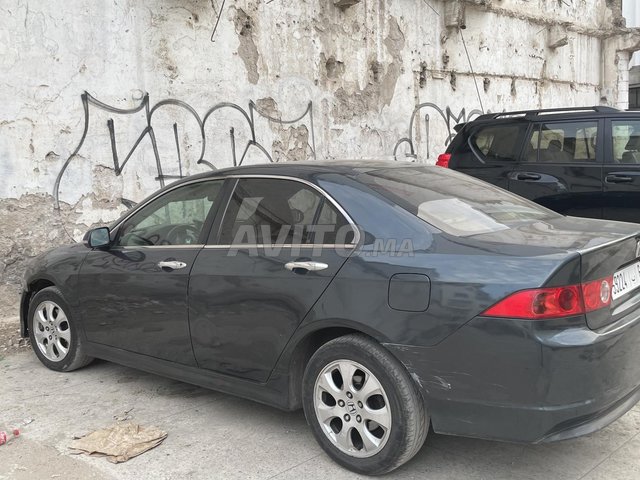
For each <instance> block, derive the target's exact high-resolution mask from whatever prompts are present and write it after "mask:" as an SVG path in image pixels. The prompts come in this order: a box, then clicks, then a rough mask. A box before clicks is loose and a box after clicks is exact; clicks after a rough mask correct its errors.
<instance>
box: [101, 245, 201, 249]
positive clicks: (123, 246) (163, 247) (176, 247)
mask: <svg viewBox="0 0 640 480" xmlns="http://www.w3.org/2000/svg"><path fill="white" fill-rule="evenodd" d="M204 246H205V245H204V244H203V243H197V244H196V243H191V244H188V245H187V244H180V245H116V246H114V247H112V248H111V249H110V250H140V249H143V250H147V249H158V250H170V249H171V250H174V249H180V250H200V249H201V248H203V247H204Z"/></svg>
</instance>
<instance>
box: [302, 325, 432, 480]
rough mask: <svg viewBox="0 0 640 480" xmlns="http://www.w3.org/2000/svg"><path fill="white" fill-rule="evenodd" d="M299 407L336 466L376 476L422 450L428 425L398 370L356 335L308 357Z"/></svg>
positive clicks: (382, 351)
mask: <svg viewBox="0 0 640 480" xmlns="http://www.w3.org/2000/svg"><path fill="white" fill-rule="evenodd" d="M303 407H304V411H305V415H306V417H307V421H308V422H309V424H310V425H311V428H312V430H313V433H314V435H315V437H316V440H317V441H318V443H319V444H320V446H321V447H322V448H323V449H324V451H325V452H327V454H328V455H329V456H330V457H331V458H333V459H334V460H335V461H336V462H337V463H339V464H340V465H342V466H344V467H346V468H348V469H350V470H353V471H355V472H358V473H363V474H367V475H381V474H384V473H387V472H390V471H392V470H394V469H396V468H397V467H399V466H400V465H402V464H403V463H405V462H407V461H408V460H409V459H411V458H412V457H413V456H414V455H415V454H416V453H417V452H418V451H419V450H420V448H421V447H422V445H423V443H424V440H425V438H426V435H427V431H428V426H429V420H428V417H427V414H426V412H425V409H424V403H423V401H422V398H421V396H420V394H419V392H418V391H417V389H416V386H415V384H414V382H413V381H412V380H411V378H410V377H409V374H408V372H407V370H406V369H405V368H404V366H403V365H402V364H401V363H400V362H399V361H398V360H397V359H396V358H395V357H393V356H392V355H391V354H390V353H389V352H388V351H387V350H385V349H384V348H383V347H382V346H381V345H380V344H378V343H376V342H375V341H373V340H372V339H370V338H369V337H366V336H364V335H359V334H352V335H346V336H344V337H340V338H337V339H335V340H332V341H330V342H328V343H326V344H325V345H323V346H322V347H320V349H318V351H317V352H316V353H315V354H314V355H313V356H312V357H311V359H310V360H309V363H308V365H307V368H306V370H305V375H304V379H303Z"/></svg>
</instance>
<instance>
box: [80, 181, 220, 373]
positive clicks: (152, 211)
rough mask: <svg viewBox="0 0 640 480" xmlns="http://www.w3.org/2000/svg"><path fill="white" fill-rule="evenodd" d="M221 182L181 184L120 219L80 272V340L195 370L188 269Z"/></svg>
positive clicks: (202, 240)
mask: <svg viewBox="0 0 640 480" xmlns="http://www.w3.org/2000/svg"><path fill="white" fill-rule="evenodd" d="M222 184H223V180H207V181H197V182H193V183H189V184H185V185H181V186H179V187H177V188H175V189H172V190H169V191H168V192H166V193H164V194H162V195H161V196H160V197H158V198H155V199H154V200H152V201H151V202H149V203H148V204H146V205H145V206H143V207H142V208H140V209H138V210H137V211H136V212H135V213H134V214H133V215H132V216H130V217H129V218H128V219H126V220H125V221H124V222H123V223H122V224H121V225H120V226H119V227H117V228H116V229H115V230H114V232H113V234H114V235H115V239H114V241H113V242H112V245H111V246H110V248H109V249H106V250H99V249H95V250H92V251H91V252H89V254H88V255H87V258H86V260H85V261H84V263H83V265H82V268H81V270H80V282H79V283H80V287H79V288H80V299H81V314H82V320H83V325H84V327H85V332H86V336H87V340H89V341H90V342H95V343H99V344H103V345H108V346H111V347H116V348H119V349H122V350H127V351H130V352H135V353H140V354H144V355H149V356H152V357H156V358H160V359H163V360H169V361H172V362H177V363H181V364H185V365H195V359H194V356H193V352H192V348H191V338H190V334H189V320H188V305H187V287H188V283H189V272H190V270H191V268H192V267H193V264H194V261H195V259H196V257H197V255H198V253H199V252H200V250H202V247H203V245H204V243H205V238H206V236H207V234H208V231H209V227H210V225H211V222H212V217H213V216H214V214H215V212H216V209H217V206H218V202H219V195H220V193H221V190H222Z"/></svg>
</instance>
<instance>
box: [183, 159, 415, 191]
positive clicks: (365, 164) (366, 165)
mask: <svg viewBox="0 0 640 480" xmlns="http://www.w3.org/2000/svg"><path fill="white" fill-rule="evenodd" d="M417 165H419V166H427V165H426V164H416V163H412V162H403V161H390V160H378V159H372V160H336V161H304V162H282V163H280V162H272V163H261V164H256V165H242V166H238V167H228V168H222V169H219V170H212V171H210V172H204V173H200V174H196V175H190V176H188V177H185V178H183V179H181V180H178V181H177V182H174V183H172V184H171V185H172V186H175V185H178V184H180V183H184V182H190V181H192V180H194V179H200V178H218V177H232V176H235V175H278V176H287V177H295V178H301V179H305V180H310V179H311V178H312V177H314V176H316V175H317V174H318V173H338V174H341V175H346V176H352V177H353V176H357V175H359V174H361V173H364V172H367V171H372V170H377V169H380V168H403V167H404V168H406V167H415V166H417Z"/></svg>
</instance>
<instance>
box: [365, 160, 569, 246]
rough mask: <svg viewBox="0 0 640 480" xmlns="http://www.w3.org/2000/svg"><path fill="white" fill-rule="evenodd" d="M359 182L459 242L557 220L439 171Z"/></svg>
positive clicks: (370, 175)
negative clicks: (479, 235) (544, 220)
mask: <svg viewBox="0 0 640 480" xmlns="http://www.w3.org/2000/svg"><path fill="white" fill-rule="evenodd" d="M358 180H359V181H361V182H363V183H365V184H366V185H368V186H369V187H371V188H372V189H373V190H375V191H377V192H378V193H381V194H382V195H384V196H385V197H387V198H389V199H390V200H392V201H393V202H394V203H396V204H398V205H399V206H400V207H402V208H404V209H405V210H408V211H409V212H411V213H413V214H414V215H416V216H417V217H419V218H421V219H422V220H424V221H426V222H427V223H429V224H431V225H433V226H435V227H436V228H438V229H440V230H442V231H444V232H447V233H450V234H452V235H457V236H468V235H475V234H479V233H487V232H495V231H499V230H504V229H507V228H509V227H511V226H514V225H518V224H521V223H527V222H533V221H536V220H542V219H548V218H554V217H557V216H558V214H556V213H554V212H552V211H551V210H547V209H546V208H543V207H541V206H540V205H537V204H535V203H533V202H529V201H528V200H525V199H524V198H521V197H518V196H516V195H513V194H511V193H509V192H506V191H504V190H501V189H499V188H496V187H493V186H492V185H489V184H487V183H484V182H481V181H479V180H476V179H474V178H472V177H469V176H466V175H462V174H459V173H456V172H452V171H450V170H446V169H443V168H440V167H406V168H405V167H403V168H388V169H380V170H374V171H369V172H367V173H365V174H362V175H359V176H358Z"/></svg>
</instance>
